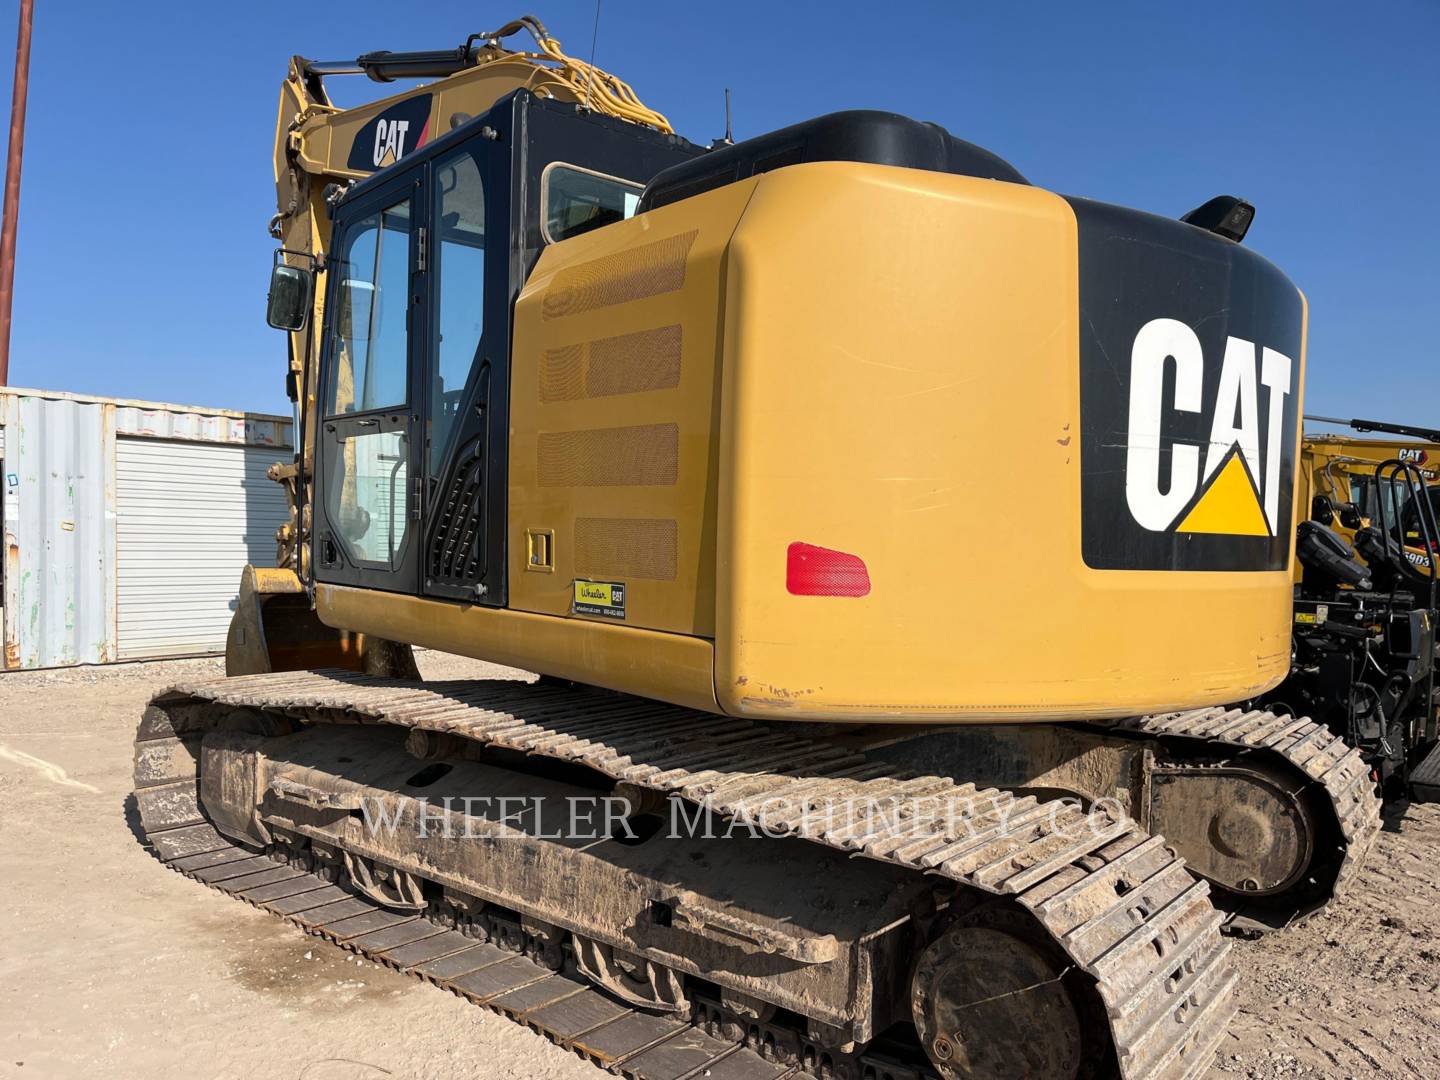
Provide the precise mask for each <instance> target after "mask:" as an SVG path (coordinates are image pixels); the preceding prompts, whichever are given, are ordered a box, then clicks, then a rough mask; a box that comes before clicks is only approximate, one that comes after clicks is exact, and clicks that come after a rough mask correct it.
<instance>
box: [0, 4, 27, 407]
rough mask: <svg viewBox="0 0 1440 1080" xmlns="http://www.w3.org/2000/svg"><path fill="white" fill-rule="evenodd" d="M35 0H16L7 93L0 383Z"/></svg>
mask: <svg viewBox="0 0 1440 1080" xmlns="http://www.w3.org/2000/svg"><path fill="white" fill-rule="evenodd" d="M34 15H35V0H20V33H19V38H18V40H17V41H16V43H15V89H14V90H13V91H12V92H11V95H10V156H9V157H8V158H7V159H6V162H5V222H4V226H3V228H0V386H6V385H8V384H9V382H10V311H11V307H12V306H13V304H14V300H15V230H16V225H17V223H18V219H19V216H20V158H21V156H22V155H23V153H24V151H25V97H26V94H27V93H28V92H29V89H30V27H31V24H32V23H33V21H34Z"/></svg>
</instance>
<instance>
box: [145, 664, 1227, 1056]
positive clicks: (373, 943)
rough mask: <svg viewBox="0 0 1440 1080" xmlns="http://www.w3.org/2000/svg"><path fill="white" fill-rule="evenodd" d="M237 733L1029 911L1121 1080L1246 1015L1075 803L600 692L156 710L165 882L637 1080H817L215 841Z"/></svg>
mask: <svg viewBox="0 0 1440 1080" xmlns="http://www.w3.org/2000/svg"><path fill="white" fill-rule="evenodd" d="M237 709H238V710H246V711H248V712H250V713H251V714H252V715H253V714H254V713H255V712H258V713H260V714H264V715H269V716H272V717H276V718H280V719H283V720H284V721H286V722H289V723H292V724H293V723H295V722H299V724H301V725H304V726H306V727H310V726H317V725H326V724H329V725H389V726H392V727H397V728H401V729H408V730H410V731H412V732H414V731H422V732H432V733H435V734H437V735H442V736H449V737H455V738H458V739H461V740H466V741H470V742H474V743H478V744H482V745H484V746H487V747H497V748H501V749H503V750H506V751H510V752H518V753H520V754H524V755H531V756H539V757H544V758H549V759H553V760H556V761H560V762H567V763H570V764H572V765H583V766H585V767H587V768H588V769H590V770H593V771H595V772H597V773H600V774H602V775H604V776H607V777H609V778H610V779H612V780H613V781H615V782H617V783H620V784H625V785H629V786H630V787H631V788H633V789H638V790H644V791H649V792H653V793H655V794H656V795H660V796H664V797H666V798H679V799H683V800H685V801H686V802H688V803H691V804H698V805H701V806H704V807H707V808H708V809H709V810H710V811H711V812H712V813H715V814H717V815H721V816H723V817H727V818H737V817H738V818H746V817H750V818H753V817H754V816H755V815H756V813H757V810H756V807H757V806H762V807H764V806H769V807H775V806H780V807H783V809H781V810H779V811H777V812H775V813H767V812H765V811H763V810H762V811H760V813H762V814H763V823H764V826H765V828H766V830H767V833H768V834H769V835H779V836H793V837H798V838H801V839H804V840H806V841H809V842H811V843H814V844H819V845H823V846H824V847H827V848H829V849H831V850H832V851H835V852H841V853H844V854H845V855H848V856H850V857H857V858H866V859H873V860H879V861H881V862H884V863H888V864H890V865H892V866H897V867H901V868H904V869H905V870H906V871H913V872H914V873H917V874H924V875H931V876H933V877H935V878H941V879H949V881H951V882H955V883H957V884H958V885H959V886H962V887H965V888H967V889H969V890H974V891H976V892H977V893H978V894H983V895H988V896H990V897H995V898H1001V899H1002V900H1004V901H1006V902H1007V903H1009V904H1011V905H1013V906H1014V907H1015V908H1018V909H1023V913H1028V916H1029V917H1031V918H1033V920H1034V922H1036V923H1038V925H1039V926H1040V927H1043V930H1044V932H1045V933H1046V934H1048V935H1049V937H1050V939H1051V941H1052V942H1053V946H1054V948H1056V949H1059V950H1062V951H1063V953H1064V955H1065V957H1066V965H1067V966H1066V968H1065V970H1066V971H1067V972H1068V971H1070V970H1072V969H1074V970H1078V971H1080V972H1083V973H1084V974H1085V975H1086V976H1087V977H1088V978H1089V979H1090V980H1093V988H1094V991H1095V992H1096V995H1097V996H1098V1000H1099V1002H1100V1003H1101V1005H1102V1007H1103V1012H1104V1017H1105V1020H1106V1021H1107V1022H1108V1028H1109V1048H1110V1049H1111V1050H1112V1051H1113V1059H1112V1060H1113V1062H1114V1065H1115V1067H1116V1068H1117V1069H1118V1072H1119V1074H1120V1075H1121V1076H1123V1077H1125V1078H1126V1080H1139V1078H1148V1077H1154V1078H1166V1080H1170V1078H1181V1080H1184V1078H1190V1077H1198V1076H1200V1075H1202V1074H1203V1073H1205V1072H1206V1071H1207V1070H1208V1069H1209V1067H1210V1065H1211V1063H1212V1061H1213V1058H1214V1051H1215V1048H1216V1046H1217V1045H1218V1043H1219V1042H1220V1040H1221V1038H1222V1037H1223V1034H1224V1031H1225V1028H1226V1025H1227V1023H1228V1021H1229V1019H1230V1017H1231V1016H1232V1015H1233V1013H1234V1011H1235V1008H1236V1004H1235V995H1234V982H1235V975H1234V973H1233V971H1232V969H1231V966H1230V962H1229V955H1228V954H1229V950H1230V944H1229V943H1228V942H1227V941H1226V940H1225V939H1224V938H1223V937H1222V935H1221V933H1220V929H1221V922H1222V919H1221V916H1220V914H1219V913H1218V912H1217V911H1216V910H1215V909H1214V908H1213V907H1212V906H1211V904H1210V902H1209V898H1208V897H1209V887H1208V885H1207V884H1206V883H1205V882H1203V881H1198V880H1196V879H1195V878H1194V877H1193V876H1192V875H1191V874H1190V873H1189V872H1188V870H1187V869H1186V868H1185V865H1184V863H1183V861H1182V860H1181V859H1180V858H1179V857H1178V856H1177V855H1176V854H1175V852H1174V851H1173V849H1171V848H1170V847H1169V846H1168V845H1167V844H1166V842H1165V841H1164V840H1163V839H1162V838H1160V837H1157V836H1151V835H1149V834H1147V833H1146V832H1145V831H1144V830H1143V829H1141V828H1140V826H1139V825H1137V824H1136V823H1135V822H1133V821H1131V820H1129V819H1128V818H1125V817H1123V816H1114V815H1106V816H1104V817H1102V818H1101V819H1099V821H1098V824H1097V823H1096V819H1095V818H1093V816H1092V817H1090V818H1089V825H1090V827H1086V828H1075V827H1074V826H1076V825H1078V824H1080V823H1081V819H1082V818H1084V817H1086V816H1087V815H1084V814H1083V812H1082V811H1081V810H1080V809H1079V808H1078V807H1077V806H1075V805H1074V804H1072V803H1063V804H1062V803H1056V802H1048V803H1047V802H1042V801H1039V800H1037V799H1035V798H1033V797H1029V796H1025V797H1019V796H1014V795H1011V794H1009V793H1005V792H999V791H987V790H977V789H976V788H975V787H974V786H973V785H957V784H956V783H954V782H953V781H952V780H949V779H947V778H944V777H934V776H923V775H918V774H915V773H913V772H908V771H902V770H897V769H894V768H891V767H890V766H888V765H885V764H883V763H877V762H874V761H869V760H867V759H866V757H865V755H864V754H862V753H859V752H857V751H854V750H848V749H845V748H841V747H836V746H833V745H831V744H829V743H827V742H825V741H823V740H820V739H816V738H808V737H804V736H802V735H795V734H783V733H776V732H774V731H773V730H771V729H768V728H766V727H764V726H762V725H758V724H751V723H749V722H747V721H743V720H735V719H733V718H727V717H722V716H715V715H711V714H707V713H701V712H697V711H693V710H687V709H681V708H676V707H673V706H668V705H661V704H657V703H654V702H649V701H642V700H639V699H633V698H624V697H619V696H617V695H613V694H608V693H604V692H600V691H592V690H586V689H572V688H567V687H551V686H543V685H541V686H533V687H531V686H526V685H525V684H510V685H509V686H500V685H498V684H496V683H493V682H492V683H464V682H461V683H430V684H422V683H415V682H408V681H400V680H392V679H382V678H376V677H370V676H363V675H357V674H354V673H351V672H340V671H326V672H287V673H276V674H267V675H255V676H245V677H238V678H231V679H220V680H213V681H206V682H195V683H181V684H179V685H176V686H175V687H173V688H171V689H170V690H168V691H166V692H164V693H162V694H160V695H158V696H157V697H156V698H155V699H154V701H153V702H152V706H151V708H150V709H149V710H147V712H146V715H145V718H144V719H143V720H142V722H141V724H140V728H139V730H138V732H137V737H136V748H135V759H136V800H137V804H138V808H139V811H140V815H141V820H142V822H143V824H144V830H145V834H146V837H147V839H148V841H149V842H150V844H151V845H152V846H153V848H154V850H155V853H156V854H157V856H158V857H159V858H161V859H162V860H163V861H165V862H166V863H167V864H168V865H169V866H171V867H172V868H174V869H176V870H178V871H180V872H182V873H184V874H186V875H187V876H190V877H193V878H195V879H197V880H200V881H202V882H204V883H206V884H208V885H211V886H212V887H215V888H219V889H221V890H222V891H225V892H227V893H230V894H232V895H236V896H238V897H240V898H241V899H244V900H247V901H248V902H250V903H252V904H255V905H256V906H259V907H263V908H265V909H266V910H269V911H271V912H273V913H275V914H278V915H280V916H282V917H284V918H286V919H288V920H289V921H290V922H292V923H294V924H295V925H297V926H300V927H302V928H304V929H306V930H307V931H309V932H312V933H318V934H320V935H321V936H326V937H329V938H331V939H332V940H335V941H338V942H340V943H342V944H343V945H344V946H345V947H347V948H351V949H354V950H356V951H358V952H361V953H363V954H364V955H367V956H370V957H373V958H374V959H375V960H376V961H377V962H381V963H386V964H389V965H390V966H392V967H396V968H398V969H400V970H403V971H406V972H408V973H410V974H413V975H416V976H418V977H420V978H424V979H428V980H429V981H432V982H436V983H438V984H440V985H442V986H445V987H446V988H448V989H451V990H453V991H455V992H458V993H461V994H464V995H465V996H467V997H469V998H470V999H471V1000H473V1001H476V1002H477V1003H480V1004H483V1005H486V1006H487V1007H489V1008H492V1009H494V1010H496V1011H499V1012H503V1013H505V1014H507V1015H510V1016H513V1017H515V1018H516V1019H519V1020H520V1021H521V1022H523V1023H525V1024H527V1025H528V1026H530V1027H532V1028H533V1029H535V1030H537V1031H539V1032H541V1033H542V1034H544V1035H546V1036H547V1037H548V1038H550V1039H551V1040H552V1041H554V1042H556V1043H557V1044H559V1045H561V1046H563V1047H566V1048H568V1049H572V1050H574V1051H576V1052H577V1053H579V1054H581V1055H582V1056H585V1057H588V1058H590V1059H592V1060H594V1061H596V1062H598V1063H600V1064H602V1065H604V1066H606V1067H607V1068H610V1069H611V1070H612V1071H616V1072H620V1073H623V1074H624V1075H627V1076H635V1077H641V1078H644V1080H654V1078H659V1077H662V1076H663V1077H667V1078H669V1080H679V1078H681V1077H688V1076H692V1075H697V1076H698V1075H707V1076H709V1077H711V1080H714V1078H716V1077H717V1076H718V1077H732V1076H733V1077H734V1078H735V1080H749V1078H750V1077H755V1078H757V1080H760V1078H765V1077H768V1078H770V1080H778V1078H779V1077H781V1076H785V1075H789V1074H790V1073H791V1071H792V1070H797V1069H802V1068H807V1067H808V1066H809V1064H810V1062H809V1061H808V1060H807V1058H806V1054H805V1051H804V1049H803V1047H802V1049H801V1052H800V1053H799V1054H798V1055H785V1054H779V1055H776V1054H775V1053H773V1052H770V1051H769V1050H768V1048H769V1047H770V1046H771V1043H772V1041H771V1040H770V1039H769V1038H768V1037H765V1038H761V1039H758V1040H757V1038H756V1031H755V1030H754V1029H753V1028H752V1030H750V1031H749V1032H746V1031H745V1029H744V1027H743V1026H741V1027H740V1028H738V1029H737V1028H735V1027H734V1026H733V1025H729V1024H727V1023H726V1022H725V1021H724V1019H723V1014H722V1013H721V1012H720V1011H717V1010H713V1009H709V1008H707V1006H706V1005H705V1003H704V1002H703V1001H697V1002H696V1004H695V1007H694V1008H693V1009H692V1011H691V1013H690V1016H689V1020H690V1023H688V1024H687V1023H684V1022H683V1021H681V1020H679V1019H671V1018H665V1017H657V1016H654V1015H652V1014H650V1013H648V1012H645V1011H641V1010H636V1009H632V1008H629V1007H627V1006H624V1005H621V1004H619V1003H618V1002H615V1001H614V1000H613V999H611V998H610V997H608V996H607V995H605V994H603V993H601V992H599V991H597V990H595V989H590V988H587V987H586V985H585V984H583V983H579V982H575V981H574V980H569V979H568V977H567V976H565V975H561V974H556V973H555V972H553V971H551V970H548V969H547V968H543V967H540V966H539V965H537V964H534V963H533V962H531V961H529V960H525V959H524V958H522V957H517V956H515V955H514V954H513V953H506V952H504V950H497V949H495V948H494V947H493V946H489V945H477V944H476V943H475V942H474V941H473V940H471V939H470V938H467V937H465V936H464V935H462V934H459V933H456V932H454V931H450V930H446V929H444V928H443V927H441V926H436V925H435V924H433V923H430V922H428V921H426V920H424V919H421V918H419V917H418V916H417V915H415V914H414V913H413V912H412V913H408V914H406V913H401V912H398V911H391V910H388V909H387V906H386V905H382V904H377V903H375V902H374V901H372V900H370V899H367V898H364V897H361V896H357V895H353V894H352V893H351V892H350V891H347V890H346V889H344V888H342V887H341V886H339V885H335V884H331V883H330V882H329V881H327V880H326V879H325V878H324V877H320V876H316V875H313V874H306V873H305V872H304V870H303V868H300V867H293V866H275V865H274V864H273V863H271V862H270V861H269V860H267V859H265V858H264V857H263V855H260V854H256V853H255V852H252V851H251V850H249V849H248V848H247V847H245V846H244V845H239V844H236V843H234V842H233V841H232V840H230V839H228V838H226V837H225V836H222V835H221V834H220V833H219V832H217V831H216V830H215V829H214V827H213V826H212V825H211V824H210V823H209V820H208V816H207V814H206V812H205V809H204V807H203V805H202V804H201V801H200V797H199V786H200V784H199V775H198V771H199V765H198V764H197V757H198V755H197V754H196V752H195V745H196V743H197V742H198V738H199V737H200V736H202V735H203V734H204V733H205V732H206V731H207V730H210V729H212V728H213V727H214V726H215V724H216V723H217V722H218V721H220V720H221V719H222V718H223V717H224V716H226V715H228V714H230V713H232V712H234V710H237ZM840 799H848V800H862V801H863V802H864V803H865V804H867V805H873V806H882V805H902V804H903V805H905V806H907V807H909V808H910V809H909V810H908V811H907V816H905V817H904V820H903V822H901V823H900V824H899V825H898V826H897V825H896V823H895V821H893V820H890V819H885V820H883V821H882V820H881V817H882V816H883V815H879V814H878V812H877V816H876V817H873V818H865V817H861V818H860V819H859V820H855V819H849V820H847V821H845V822H843V823H840V824H838V825H837V824H836V823H834V822H833V821H832V820H830V819H827V818H826V817H824V816H823V815H821V816H819V817H818V818H817V817H816V816H812V815H811V814H809V813H807V812H806V811H807V809H809V808H812V807H815V806H818V805H820V804H822V803H823V802H824V801H826V800H840ZM472 964H473V965H474V966H473V967H472V966H471V965H472ZM527 964H528V965H529V966H528V967H527V966H526V965H527ZM486 973H489V974H486ZM552 995H553V996H552ZM697 1025H698V1026H697ZM707 1027H708V1029H709V1030H706V1029H707ZM737 1034H738V1035H739V1037H738V1038H733V1037H727V1036H734V1035H737ZM874 1046H875V1044H871V1047H870V1048H868V1049H867V1048H866V1047H864V1046H861V1047H859V1048H858V1050H857V1051H856V1053H857V1054H858V1055H859V1057H858V1058H857V1059H855V1060H854V1061H853V1062H851V1064H852V1065H853V1067H854V1068H853V1071H852V1074H853V1075H855V1076H860V1077H875V1078H877V1080H881V1078H883V1077H884V1076H886V1075H887V1074H888V1075H889V1076H891V1077H894V1078H897V1080H898V1078H899V1077H904V1076H920V1075H932V1074H933V1073H934V1072H935V1071H937V1070H936V1069H935V1067H934V1066H932V1065H930V1064H929V1063H927V1062H925V1061H924V1060H923V1059H921V1060H919V1061H910V1062H908V1063H903V1062H902V1063H896V1062H890V1063H888V1064H887V1062H886V1060H885V1059H884V1058H883V1057H882V1058H876V1057H874ZM758 1051H766V1053H761V1052H758ZM867 1052H869V1053H870V1054H871V1056H870V1057H868V1058H867V1057H866V1054H867ZM767 1054H768V1057H767ZM777 1056H778V1058H779V1060H775V1058H776V1057H777ZM817 1071H820V1072H823V1071H824V1070H823V1069H818V1070H817ZM938 1071H940V1072H941V1073H942V1074H944V1073H945V1072H946V1070H944V1069H940V1070H938ZM836 1075H840V1073H836Z"/></svg>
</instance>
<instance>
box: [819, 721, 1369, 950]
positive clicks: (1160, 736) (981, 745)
mask: <svg viewBox="0 0 1440 1080" xmlns="http://www.w3.org/2000/svg"><path fill="white" fill-rule="evenodd" d="M838 738H839V739H840V740H841V741H843V742H844V743H846V744H847V745H853V746H856V747H863V748H864V749H865V751H866V753H867V755H868V756H870V757H871V758H875V759H879V760H885V761H891V762H894V763H896V764H899V765H904V766H907V767H910V768H914V769H919V770H925V771H931V772H938V773H942V774H944V775H950V776H964V777H965V778H966V779H968V780H971V781H973V782H975V783H978V784H982V785H987V786H993V787H999V788H1006V789H1012V790H1019V791H1029V792H1035V793H1041V794H1046V793H1049V794H1056V793H1070V794H1075V795H1078V796H1080V797H1081V798H1082V799H1084V800H1085V801H1086V802H1087V803H1089V804H1098V803H1110V804H1113V805H1115V806H1117V807H1118V808H1119V809H1120V810H1122V811H1123V812H1124V813H1126V814H1127V815H1129V816H1130V817H1132V818H1134V819H1135V820H1136V821H1137V822H1139V823H1140V824H1141V825H1142V826H1144V827H1145V828H1146V829H1147V830H1149V831H1150V832H1152V833H1158V834H1160V835H1162V836H1164V837H1165V839H1166V841H1167V842H1168V843H1170V844H1172V845H1174V847H1175V848H1176V850H1177V851H1179V853H1180V854H1181V855H1182V856H1183V857H1184V859H1185V862H1186V864H1187V865H1188V866H1189V867H1190V869H1191V870H1192V871H1193V872H1195V873H1197V874H1199V875H1201V876H1203V877H1204V878H1205V879H1206V880H1207V881H1209V882H1210V886H1211V900H1212V902H1213V903H1214V904H1215V906H1216V907H1218V908H1220V909H1221V910H1222V911H1223V912H1225V914H1226V919H1227V926H1228V927H1229V928H1231V929H1232V930H1235V931H1238V932H1245V933H1263V932H1265V931H1269V930H1275V929H1280V928H1282V927H1284V926H1288V925H1291V924H1292V923H1294V922H1295V921H1296V920H1299V919H1303V918H1304V917H1306V916H1308V915H1311V914H1313V913H1315V912H1316V911H1318V910H1320V909H1321V908H1323V907H1324V906H1325V904H1327V903H1328V902H1329V901H1330V900H1331V899H1333V898H1334V897H1335V896H1336V895H1338V894H1339V893H1340V892H1341V891H1342V890H1343V889H1344V887H1345V885H1346V884H1347V883H1348V882H1349V880H1350V878H1351V877H1352V876H1353V874H1354V873H1355V871H1356V870H1357V868H1358V867H1359V865H1360V864H1361V862H1362V861H1363V858H1364V854H1365V852H1366V851H1367V850H1368V849H1369V847H1370V845H1371V843H1373V842H1374V839H1375V836H1376V835H1377V833H1378V832H1379V829H1380V815H1379V805H1380V804H1379V800H1378V799H1377V798H1376V796H1375V791H1374V789H1375V784H1374V781H1373V779H1372V777H1371V775H1370V769H1369V767H1368V766H1367V764H1366V763H1365V760H1364V758H1363V756H1362V754H1361V753H1360V751H1359V750H1357V749H1355V748H1353V747H1351V746H1349V745H1348V744H1347V743H1346V742H1345V741H1344V740H1343V739H1342V738H1341V737H1340V736H1338V735H1336V734H1334V733H1333V732H1331V731H1330V730H1328V729H1327V728H1326V727H1325V726H1324V725H1322V724H1317V723H1315V722H1313V721H1310V720H1308V719H1306V718H1304V717H1295V716H1286V715H1279V714H1276V713H1271V712H1267V711H1264V710H1252V711H1246V710H1244V709H1219V708H1217V709H1197V710H1194V711H1192V712H1188V713H1172V714H1166V715H1159V716H1146V717H1137V718H1134V719H1130V720H1124V721H1118V722H1116V723H1114V724H1111V725H1098V724H1055V725H1050V724H1045V725H1037V724H1028V725H1020V724H1016V725H994V726H992V725H974V726H968V727H957V728H946V729H943V730H936V729H933V728H932V729H918V730H911V731H901V730H897V729H894V728H870V729H867V730H865V731H863V732H855V733H851V734H845V733H841V734H840V735H839V736H838Z"/></svg>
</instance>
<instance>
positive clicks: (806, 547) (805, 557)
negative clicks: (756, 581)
mask: <svg viewBox="0 0 1440 1080" xmlns="http://www.w3.org/2000/svg"><path fill="white" fill-rule="evenodd" d="M785 588H786V589H788V590H789V591H790V592H792V593H793V594H794V595H796V596H868V595H869V593H870V571H868V570H866V569H865V561H864V560H863V559H861V558H860V556H858V555H847V554H846V553H845V552H843V551H831V550H830V549H829V548H823V547H816V546H815V545H814V544H801V543H798V542H797V543H794V544H791V545H790V548H789V550H788V551H787V552H786V553H785Z"/></svg>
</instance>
